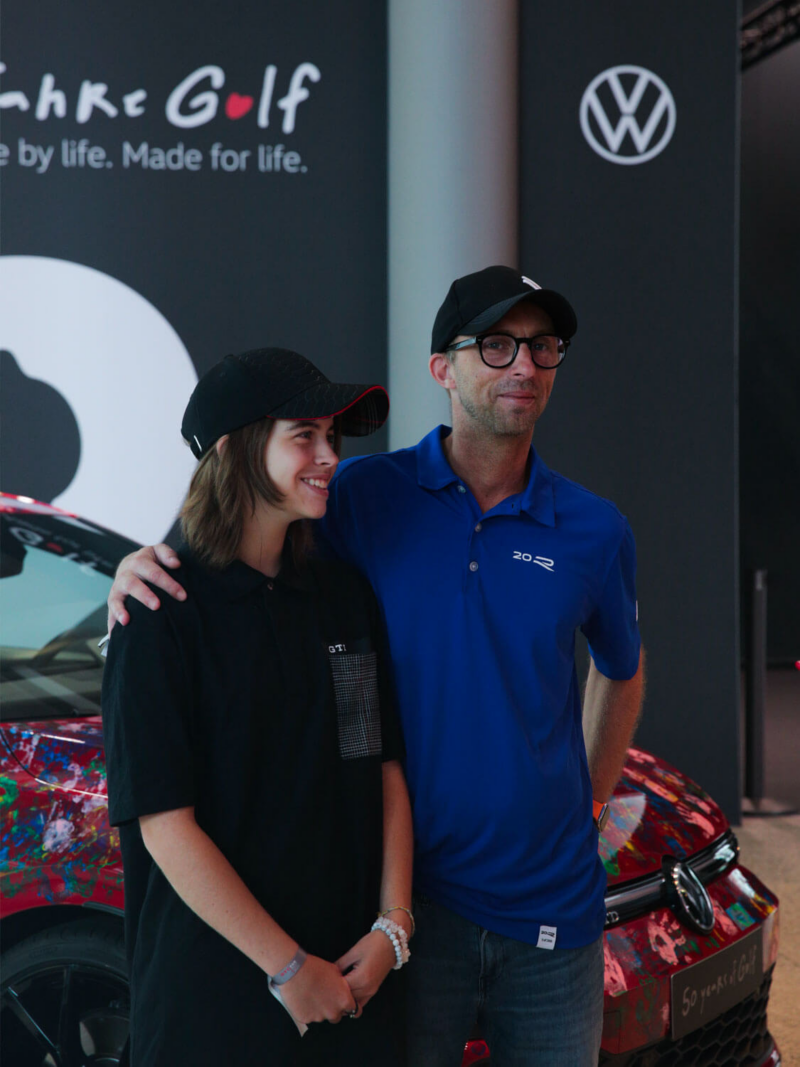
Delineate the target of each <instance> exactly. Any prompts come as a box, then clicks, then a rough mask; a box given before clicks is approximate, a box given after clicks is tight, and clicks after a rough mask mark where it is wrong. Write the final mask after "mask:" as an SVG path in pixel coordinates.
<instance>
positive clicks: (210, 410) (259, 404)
mask: <svg viewBox="0 0 800 1067" xmlns="http://www.w3.org/2000/svg"><path fill="white" fill-rule="evenodd" d="M388 414H389V397H388V394H387V392H386V390H385V389H384V388H383V386H381V385H337V384H335V383H334V382H331V381H329V379H328V378H326V377H325V375H324V374H323V373H322V371H320V370H318V369H317V368H316V367H315V366H314V364H313V363H312V362H311V361H310V360H308V359H306V358H305V356H301V355H299V353H297V352H291V351H290V350H289V349H288V348H256V349H253V350H252V351H250V352H242V353H241V354H240V355H238V356H226V357H225V358H224V359H223V360H222V361H221V362H220V363H217V364H215V366H213V367H212V368H211V370H209V371H206V373H205V374H204V375H203V377H202V378H201V379H200V381H199V382H198V383H197V385H196V386H195V389H194V392H193V393H192V395H191V397H190V398H189V403H188V404H187V405H186V411H185V412H184V414H183V422H182V424H181V433H182V434H183V437H184V439H185V440H186V441H187V442H188V444H189V445H190V447H191V449H192V452H194V454H195V456H197V458H198V459H200V458H201V457H202V456H203V455H204V454H205V453H206V452H207V451H208V449H209V448H211V446H212V445H213V444H214V442H215V441H217V440H219V438H220V437H222V436H223V434H226V433H230V432H231V431H232V430H238V429H240V428H241V427H242V426H247V425H248V423H251V422H256V421H257V420H258V419H263V418H265V417H269V418H271V419H327V418H330V417H331V416H333V415H338V416H339V417H340V419H341V429H342V433H343V434H344V435H345V436H347V437H365V436H366V435H367V434H370V433H373V432H374V431H375V430H378V429H380V427H381V426H383V424H384V423H385V422H386V418H387V416H388Z"/></svg>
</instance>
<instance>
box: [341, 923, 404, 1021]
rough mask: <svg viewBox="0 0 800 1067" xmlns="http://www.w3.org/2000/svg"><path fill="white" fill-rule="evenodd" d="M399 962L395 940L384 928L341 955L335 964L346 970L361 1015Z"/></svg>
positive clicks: (367, 936) (375, 931)
mask: <svg viewBox="0 0 800 1067" xmlns="http://www.w3.org/2000/svg"><path fill="white" fill-rule="evenodd" d="M395 963H396V957H395V954H394V948H393V946H392V942H391V941H390V940H389V938H388V937H387V936H386V934H385V933H383V931H382V930H373V931H371V933H368V934H367V935H366V936H365V937H362V938H361V940H360V941H357V942H356V943H355V945H353V947H352V948H351V949H350V951H349V952H346V953H345V954H344V956H341V957H340V958H339V959H338V960H337V961H336V966H337V967H338V968H339V969H340V970H341V971H342V972H345V971H346V972H347V973H346V974H345V975H344V977H345V981H346V982H347V984H348V985H349V987H350V989H351V990H352V993H353V996H354V997H355V999H356V1003H357V1004H358V1014H359V1015H361V1012H362V1011H363V1010H364V1006H365V1005H366V1004H367V1003H369V1001H370V1000H371V999H372V997H374V996H375V994H376V993H377V992H378V990H379V989H380V987H381V982H382V981H383V980H384V978H385V977H386V975H387V974H388V973H389V971H391V969H392V967H394V965H395Z"/></svg>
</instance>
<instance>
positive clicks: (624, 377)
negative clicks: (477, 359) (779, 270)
mask: <svg viewBox="0 0 800 1067" xmlns="http://www.w3.org/2000/svg"><path fill="white" fill-rule="evenodd" d="M521 17H522V31H521V43H520V55H521V56H522V64H521V79H522V95H521V153H522V161H521V182H520V190H521V215H522V218H521V251H520V263H521V266H522V269H523V271H524V272H525V273H526V274H528V275H529V276H530V277H532V278H533V279H534V280H535V281H537V282H539V283H540V284H542V285H552V286H553V287H555V288H558V289H561V290H562V291H563V292H565V293H566V294H568V295H569V297H570V299H571V300H573V301H574V304H575V307H576V309H577V313H578V320H579V324H580V325H579V330H578V333H577V336H576V338H575V342H574V345H573V347H572V348H571V349H570V352H569V355H568V358H567V361H566V363H565V364H564V367H563V368H562V369H561V370H560V371H559V374H558V381H557V383H556V387H555V390H554V393H553V397H552V399H551V401H550V407H549V410H548V412H547V413H546V415H545V417H544V419H543V420H542V423H541V426H540V427H539V429H537V445H538V447H539V449H540V450H541V451H542V453H543V455H544V457H545V459H546V460H547V462H548V463H550V464H551V465H552V466H553V467H554V468H555V469H557V470H559V471H561V472H562V473H564V474H566V475H568V476H569V477H572V478H574V479H575V480H576V481H578V482H580V483H582V484H584V485H586V486H588V487H590V488H591V489H593V490H594V491H595V492H597V493H599V494H601V495H602V496H605V497H609V498H611V499H612V500H614V501H615V502H616V504H617V505H618V507H619V508H620V510H621V511H622V512H623V513H625V514H626V515H627V516H628V517H629V519H630V521H631V524H632V526H633V530H634V533H635V534H636V538H637V546H638V559H639V575H638V590H639V605H640V623H641V628H642V635H643V639H644V643H645V645H646V646H647V649H648V653H649V690H648V696H647V701H646V710H645V716H644V719H643V722H642V724H641V727H640V729H639V733H638V742H639V743H640V744H641V745H642V746H644V747H646V748H649V749H651V750H652V751H654V752H655V753H657V754H659V755H661V756H663V757H666V758H667V759H669V760H672V761H673V762H675V763H676V764H678V765H679V766H680V767H681V769H682V770H684V771H686V772H687V773H688V774H689V775H691V776H692V777H694V778H696V779H697V780H699V781H700V782H702V783H703V785H704V787H705V788H707V789H708V790H709V791H710V792H711V794H712V795H713V796H714V797H715V798H716V799H717V800H718V801H719V802H720V803H721V804H722V806H723V807H724V809H725V810H726V812H727V813H728V815H729V816H733V817H737V815H738V811H739V794H740V786H739V777H738V766H739V751H738V715H739V688H738V687H739V665H738V659H739V657H738V614H737V613H738V590H737V577H738V562H737V546H736V541H737V531H738V526H737V465H736V454H737V427H736V414H735V394H736V321H737V315H736V289H735V257H736V229H737V210H736V199H735V195H736V169H737V143H736V129H737V80H738V75H737V68H738V46H737V36H738V12H737V6H736V5H735V4H731V3H729V2H728V0H708V2H706V3H704V4H701V5H698V4H696V3H693V2H690V0H678V2H675V3H671V4H668V5H664V4H655V3H651V2H648V3H642V2H641V0H614V2H613V3H612V2H610V0H598V2H596V3H593V4H591V5H587V4H584V3H580V2H578V0H558V2H555V0H553V2H547V3H538V4H535V5H534V4H523V5H522V7H521ZM626 64H627V65H637V66H640V67H643V68H646V69H647V70H648V71H650V72H652V73H654V74H655V75H657V76H658V77H659V78H660V79H662V81H663V82H664V83H666V85H667V86H668V88H669V89H670V90H671V93H672V96H673V98H674V104H675V128H674V133H673V135H672V137H671V139H669V141H668V142H667V143H666V146H665V147H664V148H663V150H662V151H660V152H659V153H658V154H656V155H654V156H653V157H652V158H651V159H649V160H648V161H645V162H642V163H639V164H633V165H632V164H619V163H614V162H610V161H609V160H607V159H606V158H604V157H602V156H601V155H599V154H598V153H597V152H596V151H595V150H593V149H592V147H590V144H589V142H588V141H587V139H586V138H585V137H584V134H583V133H582V131H581V124H580V121H579V113H580V107H581V101H582V98H583V96H584V92H585V91H586V90H587V87H589V85H590V83H591V82H592V81H593V80H594V79H595V78H596V77H597V76H598V75H600V74H601V73H602V72H604V71H606V70H608V69H609V68H612V67H614V66H617V65H626ZM635 80H636V78H635V76H630V75H624V76H622V83H621V84H622V88H623V90H624V94H625V95H626V96H627V97H630V95H631V93H632V92H633V88H634V83H635ZM598 97H599V99H600V101H601V103H602V104H603V107H604V108H605V110H606V112H607V115H608V117H609V120H610V121H611V125H612V127H614V126H616V124H617V122H618V120H619V117H620V112H619V107H618V106H616V109H615V100H614V97H613V93H612V92H611V90H610V88H609V86H608V85H607V84H606V86H605V87H602V86H601V87H600V88H599V89H598ZM658 100H659V91H658V89H657V87H656V86H654V85H653V84H651V85H650V86H649V88H648V89H647V91H646V93H645V94H644V95H643V97H642V100H641V103H640V106H639V109H638V110H637V111H636V116H637V120H638V122H639V125H640V126H644V125H645V123H646V120H647V118H648V116H649V115H650V114H651V113H652V110H653V108H654V107H656V106H657V104H658ZM589 121H590V124H591V125H590V128H591V130H592V132H593V133H594V136H595V138H596V139H597V140H598V141H599V142H600V143H601V145H602V144H603V140H602V130H601V129H600V128H599V126H598V124H597V121H596V119H591V118H590V120H589ZM668 121H669V114H668V111H665V112H664V114H663V116H662V117H661V119H660V120H659V121H658V123H657V124H656V127H655V130H654V131H653V135H652V138H651V140H650V141H649V147H650V148H653V147H655V146H656V145H657V144H658V143H659V141H660V140H661V139H662V137H665V135H666V132H667V124H668ZM606 147H608V145H607V144H606ZM618 151H619V153H621V154H622V155H623V156H627V157H631V156H635V155H636V154H637V149H636V146H635V144H634V141H633V139H632V138H631V135H630V133H628V134H626V136H625V139H624V140H623V142H622V143H621V144H620V145H619V146H618Z"/></svg>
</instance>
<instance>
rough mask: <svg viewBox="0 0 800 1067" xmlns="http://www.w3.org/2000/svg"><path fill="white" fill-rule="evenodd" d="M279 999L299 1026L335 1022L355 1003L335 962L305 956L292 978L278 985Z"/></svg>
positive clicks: (353, 1009)
mask: <svg viewBox="0 0 800 1067" xmlns="http://www.w3.org/2000/svg"><path fill="white" fill-rule="evenodd" d="M280 992H281V999H282V1000H283V1002H284V1004H285V1005H286V1007H287V1008H288V1009H289V1011H290V1012H291V1014H292V1015H293V1016H294V1017H295V1019H297V1020H298V1021H299V1022H301V1023H323V1022H329V1023H338V1022H340V1021H341V1019H342V1018H343V1017H344V1016H345V1015H346V1014H347V1013H348V1012H354V1011H355V1010H356V1008H357V1007H358V1005H357V1004H356V1002H355V1000H354V998H353V994H352V993H351V991H350V986H349V985H348V983H347V982H346V981H345V979H344V978H343V977H342V972H341V970H340V969H339V967H338V965H337V964H335V963H328V961H327V960H323V959H320V957H319V956H310V955H309V956H307V957H306V962H305V963H304V964H303V966H302V967H301V968H300V970H299V971H298V972H297V974H296V975H294V977H293V978H290V979H289V981H288V982H284V984H283V985H282V986H280Z"/></svg>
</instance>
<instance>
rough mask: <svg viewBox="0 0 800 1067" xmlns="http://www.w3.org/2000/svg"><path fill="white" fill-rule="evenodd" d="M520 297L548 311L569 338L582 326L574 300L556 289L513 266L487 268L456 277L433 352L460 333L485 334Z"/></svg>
mask: <svg viewBox="0 0 800 1067" xmlns="http://www.w3.org/2000/svg"><path fill="white" fill-rule="evenodd" d="M520 300H529V301H530V302H531V303H533V304H536V305H537V306H538V307H540V308H542V310H543V311H546V312H547V314H548V315H549V316H550V318H551V319H552V320H553V326H554V328H555V331H556V333H557V334H558V336H559V337H561V338H562V339H563V340H564V341H569V339H570V338H571V337H572V335H573V334H574V333H575V331H576V330H577V329H578V320H577V318H576V316H575V312H574V311H573V309H572V305H571V304H570V302H569V301H568V300H567V299H566V298H565V297H563V296H562V295H561V294H560V293H557V292H556V291H555V290H554V289H543V288H542V287H541V286H540V285H538V284H537V283H536V282H532V281H531V279H530V278H526V277H525V275H524V274H520V272H519V271H518V270H514V268H513V267H500V266H498V267H486V268H484V270H479V271H476V272H475V273H474V274H467V275H465V276H464V277H463V278H456V280H455V281H454V282H453V284H452V285H451V286H450V290H449V292H448V294H447V296H446V297H445V298H444V303H443V304H442V306H441V307H440V308H439V311H438V312H437V314H436V321H435V322H434V324H433V335H432V337H431V353H434V352H444V350H445V349H446V348H447V346H448V345H449V344H450V342H451V341H452V340H453V338H454V337H457V336H458V334H460V333H463V334H475V333H483V332H484V331H485V330H488V329H489V328H490V327H491V326H494V324H495V323H496V322H497V321H498V320H499V319H502V317H503V315H505V314H506V312H508V311H510V310H511V308H513V307H514V305H515V304H518V303H519V302H520Z"/></svg>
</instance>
